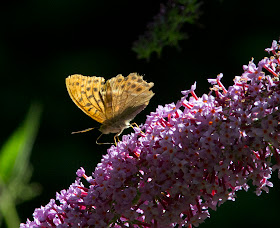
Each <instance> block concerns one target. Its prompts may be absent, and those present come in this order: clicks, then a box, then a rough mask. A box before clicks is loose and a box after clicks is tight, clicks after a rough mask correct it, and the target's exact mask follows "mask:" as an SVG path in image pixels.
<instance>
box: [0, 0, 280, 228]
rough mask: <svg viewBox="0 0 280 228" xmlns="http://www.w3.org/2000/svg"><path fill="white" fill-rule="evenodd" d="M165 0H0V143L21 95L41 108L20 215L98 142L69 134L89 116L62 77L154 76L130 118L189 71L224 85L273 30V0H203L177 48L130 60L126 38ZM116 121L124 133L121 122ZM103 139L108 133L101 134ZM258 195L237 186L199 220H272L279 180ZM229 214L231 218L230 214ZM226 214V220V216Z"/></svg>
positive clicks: (172, 96)
mask: <svg viewBox="0 0 280 228" xmlns="http://www.w3.org/2000/svg"><path fill="white" fill-rule="evenodd" d="M161 2H162V3H165V2H166V1H159V0H156V1H155V0H153V1H151V0H142V1H131V0H130V1H129V0H122V1H115V0H110V1H93V0H79V1H77V0H41V1H38V0H21V1H8V3H6V4H5V5H2V6H1V8H0V21H1V22H0V23H1V35H0V66H1V68H0V70H1V84H0V88H1V89H0V94H1V98H2V99H1V103H2V104H1V116H2V123H1V131H0V143H1V145H2V143H3V142H4V141H5V140H6V139H7V138H8V136H9V135H10V134H11V133H12V132H13V131H14V130H15V129H16V128H17V127H18V126H19V124H20V123H21V122H22V121H23V119H24V116H25V114H26V113H27V111H28V108H29V106H30V104H31V103H32V102H34V101H37V102H40V103H41V104H42V105H43V115H42V119H41V126H40V130H39V133H38V137H37V140H36V142H35V145H34V149H33V152H32V156H31V163H32V165H33V168H34V173H33V177H32V181H33V182H38V183H40V184H41V186H42V189H43V191H42V194H41V195H40V196H39V197H37V198H35V199H34V200H32V201H29V202H25V203H23V204H21V205H19V206H18V210H19V213H20V217H21V221H22V222H25V221H26V218H30V219H31V218H32V217H31V216H32V213H33V211H34V209H35V208H36V207H40V206H41V205H45V204H47V203H48V202H49V200H50V198H55V192H56V191H60V190H62V189H66V188H68V186H69V185H70V184H71V183H72V182H73V181H74V180H75V176H76V175H75V172H76V170H77V169H78V168H79V167H81V166H82V167H84V168H85V169H86V173H87V174H88V175H90V174H91V172H92V171H94V168H95V166H96V164H97V163H98V162H99V161H100V159H101V157H102V154H105V153H106V149H107V148H108V146H106V145H104V146H96V144H95V139H96V138H97V137H98V135H99V132H98V131H97V130H96V131H91V132H88V133H84V134H77V135H71V134H70V133H71V132H72V131H77V130H83V129H86V128H88V127H92V126H96V125H97V124H96V122H94V121H93V120H92V119H91V118H89V117H88V116H87V115H85V114H84V113H83V112H82V111H81V110H79V109H78V108H77V107H76V105H75V104H74V103H73V102H72V101H71V99H70V97H69V96H68V93H67V90H66V87H65V78H66V77H67V76H68V75H71V74H74V73H80V74H83V75H90V76H93V75H96V76H102V77H104V78H106V79H109V78H111V77H113V76H116V75H117V74H119V73H121V74H123V75H124V76H126V75H128V74H129V73H131V72H138V73H139V74H142V75H145V79H146V80H147V81H149V82H150V81H152V82H154V83H155V86H154V88H153V91H154V92H155V94H156V95H155V96H154V97H153V98H152V100H151V102H150V105H149V106H148V107H147V108H146V109H145V110H144V111H143V112H141V114H139V115H138V116H137V117H136V119H135V121H136V122H137V123H139V124H140V123H143V122H144V120H145V115H147V114H148V113H149V112H151V111H154V110H155V109H156V107H157V106H158V105H163V104H167V103H171V102H175V101H177V100H178V99H179V98H180V97H181V93H180V91H181V90H186V89H189V88H190V86H191V85H192V84H193V83H194V81H197V90H196V92H197V94H198V95H199V96H201V95H202V94H203V93H208V91H209V87H210V85H209V84H208V83H207V78H215V77H216V75H217V74H219V73H221V72H222V73H224V78H223V80H222V81H223V83H224V84H225V85H226V86H229V85H232V80H233V78H234V76H236V75H241V73H242V71H243V70H242V65H244V64H248V62H249V61H250V60H251V57H254V58H255V62H256V63H257V62H258V61H259V60H261V58H263V56H267V53H265V52H264V51H263V50H264V49H265V48H266V47H270V46H271V42H272V40H273V39H276V40H278V38H279V35H280V29H279V28H280V26H279V9H280V1H277V0H274V1H266V2H265V3H264V2H263V1H251V0H247V1H242V0H235V1H222V2H221V1H215V0H213V1H206V2H203V5H202V7H201V12H202V15H201V17H200V19H199V21H198V23H197V24H196V25H185V26H184V27H183V30H184V31H185V32H188V33H189V39H188V40H185V41H182V42H180V43H179V44H180V50H178V49H176V48H173V47H172V48H170V47H167V48H165V49H164V50H163V53H162V56H161V58H158V57H157V56H156V55H152V57H151V59H150V61H149V62H147V61H145V60H138V59H137V58H136V53H134V52H133V51H132V50H131V47H132V43H133V42H134V41H135V40H137V39H138V36H139V35H141V34H143V33H144V31H145V29H146V25H147V23H148V22H150V21H152V18H153V16H155V15H156V14H157V13H158V12H159V4H160V3H161ZM130 131H131V129H129V130H126V131H125V133H128V132H130ZM103 139H104V140H105V141H106V140H107V141H109V140H112V137H111V136H109V137H104V138H103ZM276 176H277V175H276V174H274V175H273V179H272V180H273V182H274V184H275V187H274V188H271V189H270V190H271V192H270V193H269V194H266V193H263V194H262V195H261V196H260V197H257V196H256V195H254V193H253V190H254V188H252V189H250V190H249V192H247V193H246V192H244V191H242V192H238V194H237V195H238V198H237V200H236V202H234V203H233V202H227V203H225V204H224V205H222V206H221V207H220V208H218V210H217V212H213V213H211V219H207V220H206V222H205V223H204V224H202V225H201V226H200V227H236V226H237V227H245V226H246V225H247V227H264V226H265V227H269V226H270V225H273V224H274V221H278V219H279V216H278V213H279V209H278V203H279V202H280V197H279V187H280V184H279V180H278V179H277V177H276ZM233 218H234V219H233ZM229 220H230V222H229Z"/></svg>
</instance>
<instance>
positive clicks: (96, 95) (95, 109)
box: [66, 74, 106, 123]
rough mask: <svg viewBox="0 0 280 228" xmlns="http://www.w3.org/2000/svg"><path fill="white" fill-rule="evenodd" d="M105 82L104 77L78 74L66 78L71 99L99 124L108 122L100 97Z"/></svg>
mask: <svg viewBox="0 0 280 228" xmlns="http://www.w3.org/2000/svg"><path fill="white" fill-rule="evenodd" d="M104 81H105V79H104V78H102V77H87V76H82V75H78V74H75V75H71V76H69V77H68V78H66V87H67V90H68V92H69V95H70V97H71V99H72V100H73V101H74V103H75V104H76V105H77V106H78V107H79V108H80V109H81V110H82V111H83V112H84V113H86V114H87V115H88V116H90V117H91V118H93V119H94V120H96V121H97V122H99V123H103V122H104V121H105V120H106V116H105V109H104V101H103V98H102V96H101V95H100V90H102V88H103V87H104Z"/></svg>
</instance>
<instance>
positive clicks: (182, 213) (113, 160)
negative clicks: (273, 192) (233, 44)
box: [20, 41, 280, 228]
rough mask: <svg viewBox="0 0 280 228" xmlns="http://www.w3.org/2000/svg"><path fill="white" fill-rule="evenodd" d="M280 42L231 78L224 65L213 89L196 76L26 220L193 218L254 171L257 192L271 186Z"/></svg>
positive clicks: (142, 223) (179, 222) (140, 222)
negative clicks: (225, 79)
mask: <svg viewBox="0 0 280 228" xmlns="http://www.w3.org/2000/svg"><path fill="white" fill-rule="evenodd" d="M278 48H279V45H278V43H277V42H276V41H273V43H272V47H271V48H268V49H266V51H267V52H269V53H272V56H271V57H269V58H267V57H266V58H264V59H262V60H261V61H260V62H259V63H258V64H255V63H254V61H253V60H251V61H250V62H249V64H248V65H244V66H243V69H244V73H243V74H242V75H241V76H236V77H235V78H234V84H233V85H232V86H230V87H229V88H225V87H224V86H223V84H222V81H221V80H222V76H223V75H222V74H219V75H218V76H217V78H215V79H209V80H208V81H209V82H210V83H211V85H212V88H211V90H210V93H209V94H208V95H207V94H204V95H202V97H198V96H197V95H196V94H195V89H196V84H194V85H193V86H191V89H190V90H186V91H182V94H183V97H182V98H181V99H180V100H179V101H178V102H176V103H171V104H167V105H165V106H158V108H157V109H156V111H155V112H152V113H151V114H150V115H149V116H148V117H147V120H146V122H145V124H144V125H142V126H140V127H139V128H138V127H135V128H134V133H132V134H130V135H127V136H123V138H122V139H123V140H122V141H120V142H119V143H118V144H117V146H112V147H111V148H109V149H108V151H107V152H108V153H107V154H106V155H104V156H103V158H102V160H101V162H100V163H99V164H98V165H97V167H96V169H95V171H94V172H93V173H92V174H91V176H88V175H86V172H85V170H84V169H83V168H80V169H79V170H78V171H77V176H78V177H77V179H76V181H75V183H73V184H72V185H71V186H70V187H69V189H68V190H62V191H61V192H60V193H57V195H56V200H57V201H55V200H54V199H51V200H50V202H49V203H48V204H47V205H46V206H42V207H41V208H37V209H35V212H34V213H33V221H30V220H27V222H26V223H25V224H21V226H20V227H21V228H25V227H60V228H63V227H143V228H144V227H182V226H184V227H185V226H188V227H192V226H199V224H200V223H202V222H203V221H204V220H205V219H206V218H208V217H210V214H209V208H210V209H213V210H216V209H217V207H218V206H220V205H221V204H223V203H224V202H226V201H227V200H232V201H234V200H235V197H236V192H237V191H239V190H242V189H243V190H248V188H249V185H248V182H249V181H250V182H251V183H252V185H253V186H255V187H256V194H257V195H260V194H261V193H262V191H265V192H268V191H269V187H272V186H273V185H272V183H271V182H270V181H269V179H270V177H271V174H272V171H274V170H278V174H280V172H279V168H280V157H279V152H280V151H279V141H280V140H279V139H280V138H279V119H280V115H279V105H280V86H279V69H280V68H279V65H280V58H279V53H277V49H278ZM279 177H280V175H279ZM82 179H85V180H86V181H85V185H84V184H83V183H82Z"/></svg>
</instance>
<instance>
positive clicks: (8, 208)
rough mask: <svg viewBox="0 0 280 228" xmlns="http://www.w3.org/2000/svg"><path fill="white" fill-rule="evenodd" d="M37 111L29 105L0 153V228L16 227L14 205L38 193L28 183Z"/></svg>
mask: <svg viewBox="0 0 280 228" xmlns="http://www.w3.org/2000/svg"><path fill="white" fill-rule="evenodd" d="M40 115H41V107H40V105H38V104H33V105H31V107H30V109H29V112H28V114H27V115H26V118H25V120H24V122H23V123H22V124H21V126H20V127H19V128H18V129H17V130H15V131H14V132H13V134H12V135H11V136H10V137H9V138H8V140H7V141H6V142H5V143H4V145H3V146H2V148H1V150H0V226H1V223H3V222H5V224H6V226H7V227H8V228H14V227H18V226H19V223H20V220H19V216H18V214H17V211H16V205H17V204H18V203H22V202H24V201H27V200H30V199H32V198H33V197H35V196H36V195H38V194H39V193H40V187H39V185H38V184H35V183H30V178H31V174H32V166H31V164H30V161H29V160H30V154H31V150H32V147H33V144H34V140H35V138H36V135H37V131H38V128H39V120H40Z"/></svg>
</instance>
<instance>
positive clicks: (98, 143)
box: [96, 134, 113, 145]
mask: <svg viewBox="0 0 280 228" xmlns="http://www.w3.org/2000/svg"><path fill="white" fill-rule="evenodd" d="M102 135H103V134H101V135H99V136H98V138H97V139H96V144H97V145H103V144H113V143H100V142H98V139H100V137H101V136H102Z"/></svg>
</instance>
